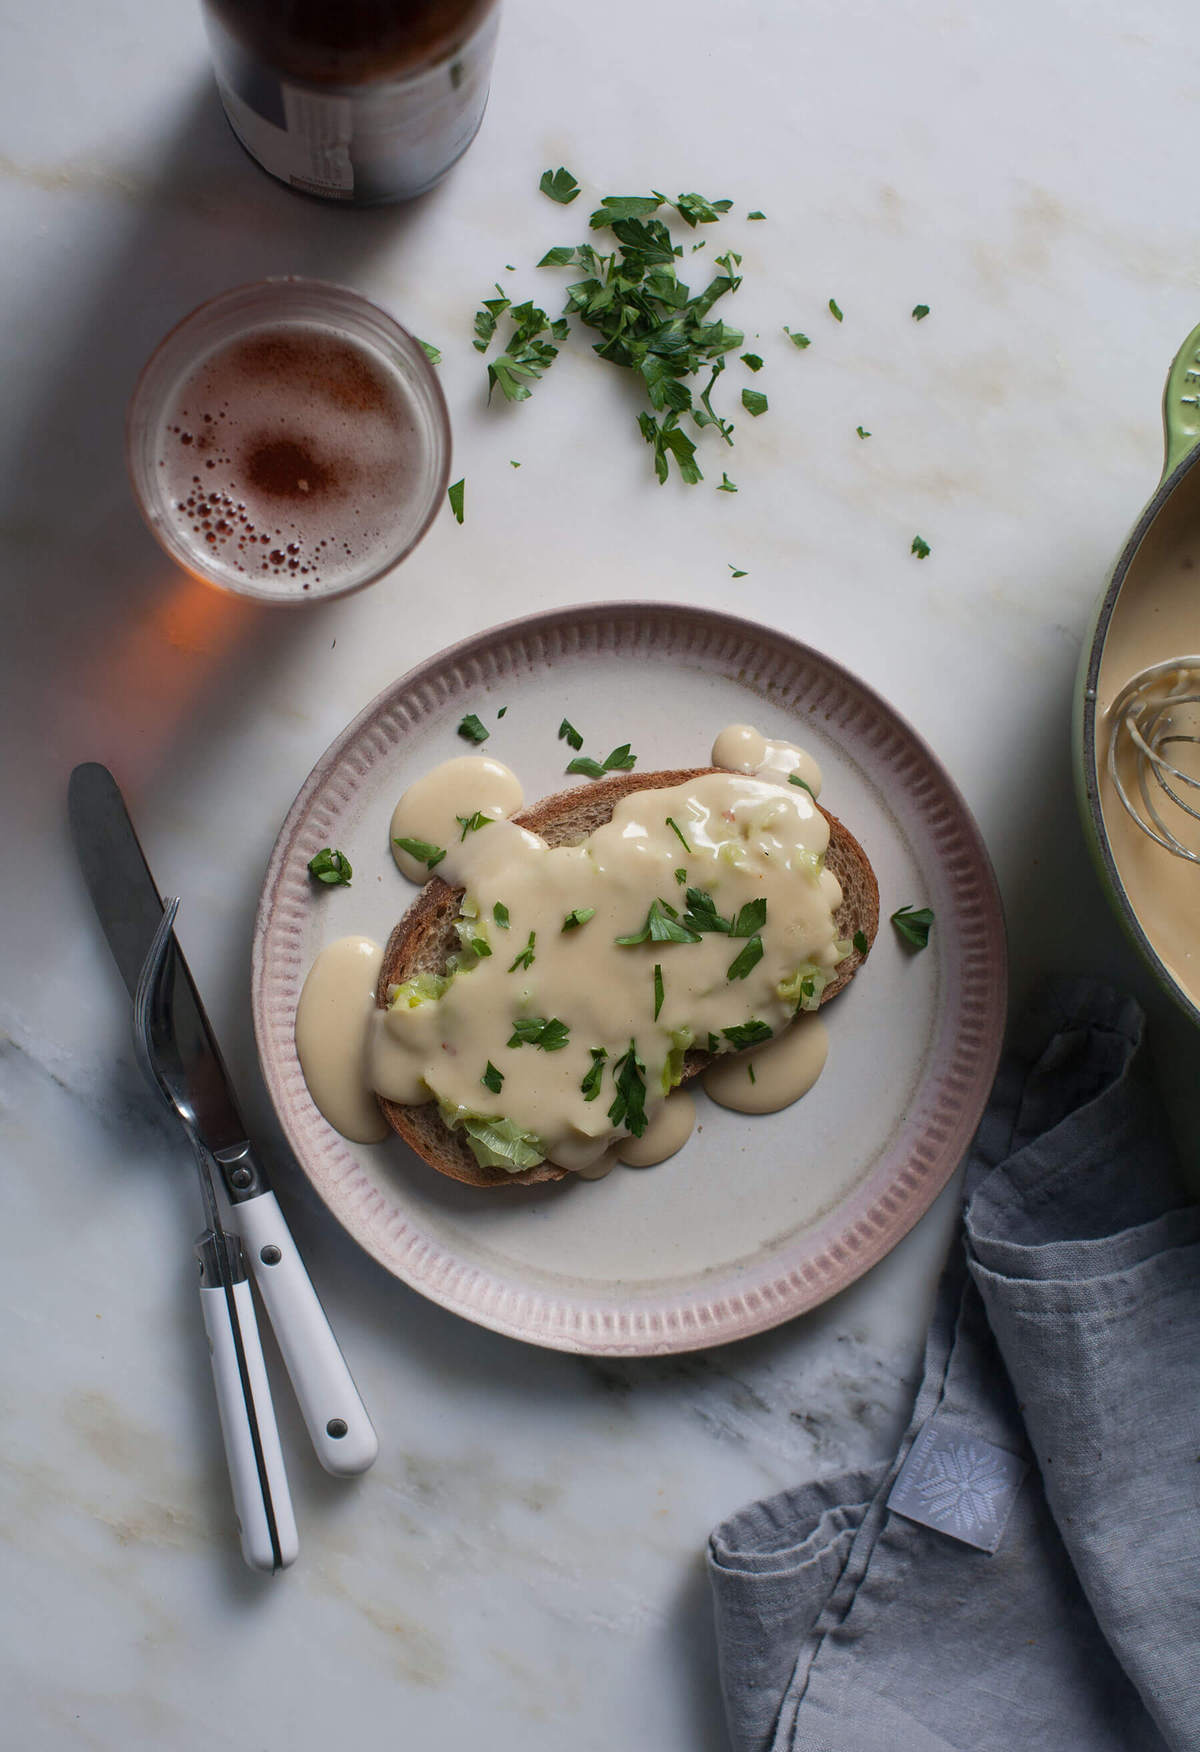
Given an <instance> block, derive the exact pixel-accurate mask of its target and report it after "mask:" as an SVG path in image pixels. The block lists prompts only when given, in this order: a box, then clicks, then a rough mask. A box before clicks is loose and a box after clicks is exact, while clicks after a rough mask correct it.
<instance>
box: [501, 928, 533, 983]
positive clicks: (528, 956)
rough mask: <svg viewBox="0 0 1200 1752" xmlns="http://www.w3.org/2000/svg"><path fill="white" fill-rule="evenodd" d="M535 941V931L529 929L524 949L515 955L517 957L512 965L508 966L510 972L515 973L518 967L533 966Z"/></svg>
mask: <svg viewBox="0 0 1200 1752" xmlns="http://www.w3.org/2000/svg"><path fill="white" fill-rule="evenodd" d="M536 942H537V932H536V931H530V933H529V941H528V943H526V945H525V947H524V949H522V951H521V953H520V954H519V955H518V956H517V959H516V960H515V961H514V962H513V964H512V966H511V967H510V968H509V970H508V971H509V972H510V973H515V972H516V971H517V969H518V967H524V968H530V967H532V966H533V961H534V955H533V946H534V944H535V943H536Z"/></svg>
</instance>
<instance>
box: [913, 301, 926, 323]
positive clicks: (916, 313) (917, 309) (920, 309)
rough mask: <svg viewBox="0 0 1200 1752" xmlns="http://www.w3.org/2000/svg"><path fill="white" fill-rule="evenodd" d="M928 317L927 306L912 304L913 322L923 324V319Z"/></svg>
mask: <svg viewBox="0 0 1200 1752" xmlns="http://www.w3.org/2000/svg"><path fill="white" fill-rule="evenodd" d="M928 315H929V306H928V305H927V304H914V305H913V320H914V322H924V320H925V318H926V317H927V316H928Z"/></svg>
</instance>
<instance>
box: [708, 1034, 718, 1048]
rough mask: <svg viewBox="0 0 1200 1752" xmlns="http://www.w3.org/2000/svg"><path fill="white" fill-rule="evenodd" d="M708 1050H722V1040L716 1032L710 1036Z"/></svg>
mask: <svg viewBox="0 0 1200 1752" xmlns="http://www.w3.org/2000/svg"><path fill="white" fill-rule="evenodd" d="M708 1050H709V1052H720V1050H721V1042H720V1041H719V1040H718V1039H717V1037H716V1035H715V1034H710V1035H709V1037H708Z"/></svg>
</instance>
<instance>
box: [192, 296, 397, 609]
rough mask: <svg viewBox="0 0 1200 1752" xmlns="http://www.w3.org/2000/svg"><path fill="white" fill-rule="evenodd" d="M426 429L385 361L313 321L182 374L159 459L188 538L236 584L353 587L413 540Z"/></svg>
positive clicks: (273, 590) (322, 589)
mask: <svg viewBox="0 0 1200 1752" xmlns="http://www.w3.org/2000/svg"><path fill="white" fill-rule="evenodd" d="M420 444H421V436H420V429H419V426H418V423H417V418H416V416H415V413H414V408H413V403H412V398H411V394H410V391H409V390H408V388H407V386H406V384H405V382H404V380H403V378H402V377H401V376H400V374H399V372H398V371H396V370H395V369H394V368H393V367H392V366H391V365H389V364H388V362H387V361H386V360H384V359H382V358H381V357H380V356H379V355H378V354H377V353H375V352H373V351H372V350H371V349H369V348H368V347H365V346H363V345H362V344H361V343H360V342H358V341H356V340H352V339H351V338H350V337H349V336H347V335H344V334H342V333H341V332H339V331H338V330H336V329H332V328H326V327H324V326H322V325H320V324H317V323H278V324H272V325H270V326H269V327H264V328H260V329H253V330H251V331H250V332H249V333H247V334H244V335H240V336H238V338H237V339H235V340H233V341H231V342H228V343H226V344H224V345H222V346H220V347H218V348H216V349H215V350H214V351H213V352H211V353H209V354H208V355H207V357H205V358H204V359H203V360H201V362H200V363H199V365H197V366H196V367H194V368H193V370H192V371H191V372H190V373H189V374H188V375H187V376H186V377H184V378H182V379H181V380H180V384H179V387H178V389H177V390H176V392H175V394H174V395H173V396H172V397H171V399H170V401H169V402H168V404H167V406H166V409H165V411H164V413H163V416H162V420H161V425H160V430H159V437H158V444H157V463H158V468H159V470H160V471H161V474H160V481H161V482H162V484H163V487H164V496H165V498H166V500H167V502H168V504H169V507H170V513H171V516H172V518H173V520H174V522H175V526H176V529H177V531H178V533H179V536H180V537H181V539H182V540H183V541H184V542H185V544H186V545H187V546H188V547H190V548H191V549H192V550H193V551H194V552H195V553H196V555H197V561H198V563H199V564H201V565H203V566H204V567H205V568H206V569H207V570H209V571H214V572H216V573H217V574H220V573H222V572H224V573H225V574H227V578H228V582H229V584H230V586H231V587H232V588H234V589H253V590H255V591H256V592H258V593H263V594H265V593H269V594H271V595H279V596H281V597H282V596H293V595H298V594H300V593H301V592H305V591H307V592H311V593H312V594H313V595H321V594H325V593H332V592H336V591H338V590H343V589H346V588H347V587H348V586H349V585H350V584H352V583H353V582H355V581H356V580H357V579H360V578H361V577H362V576H363V575H364V574H369V573H373V572H374V571H375V570H377V569H378V568H379V567H381V566H383V565H385V564H386V563H387V560H388V558H389V556H392V557H396V558H398V557H399V556H400V554H401V553H402V552H403V551H404V550H405V548H406V547H407V545H408V543H409V541H410V540H411V538H412V534H413V533H414V530H413V522H414V511H413V503H412V499H413V491H414V488H415V487H416V486H417V485H418V484H419V479H420V473H421V471H420V466H419V458H420Z"/></svg>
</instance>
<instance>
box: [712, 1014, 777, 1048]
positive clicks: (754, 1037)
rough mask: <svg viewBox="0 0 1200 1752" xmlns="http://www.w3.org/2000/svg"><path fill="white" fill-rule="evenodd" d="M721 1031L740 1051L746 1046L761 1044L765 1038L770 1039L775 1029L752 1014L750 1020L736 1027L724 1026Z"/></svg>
mask: <svg viewBox="0 0 1200 1752" xmlns="http://www.w3.org/2000/svg"><path fill="white" fill-rule="evenodd" d="M721 1033H722V1034H723V1035H724V1036H725V1038H726V1040H727V1041H728V1042H729V1044H730V1045H731V1046H732V1047H733V1048H734V1050H735V1051H737V1052H740V1051H741V1050H742V1048H743V1047H745V1046H761V1045H762V1043H763V1041H764V1040H770V1039H771V1038H772V1036H773V1034H774V1029H772V1028H770V1027H769V1026H768V1024H767V1023H765V1022H760V1021H759V1020H758V1018H757V1017H756V1016H752V1017H751V1018H750V1020H749V1022H739V1023H738V1025H737V1027H736V1028H722V1030H721Z"/></svg>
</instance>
